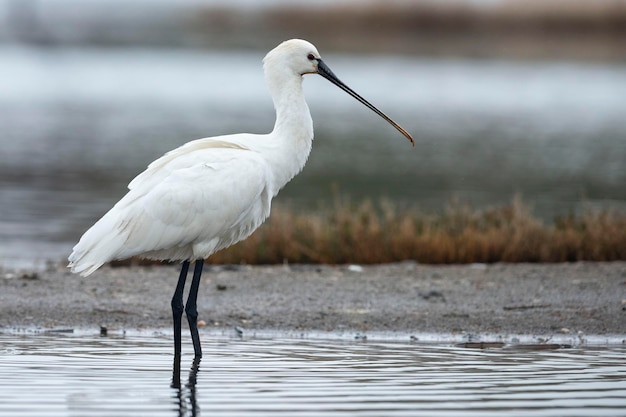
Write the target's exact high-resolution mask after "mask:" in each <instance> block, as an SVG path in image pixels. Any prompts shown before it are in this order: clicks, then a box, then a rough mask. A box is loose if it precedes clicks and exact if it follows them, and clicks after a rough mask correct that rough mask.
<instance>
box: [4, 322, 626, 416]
mask: <svg viewBox="0 0 626 417" xmlns="http://www.w3.org/2000/svg"><path fill="white" fill-rule="evenodd" d="M204 339H205V340H204V345H203V347H204V353H205V355H204V358H203V360H202V362H201V363H199V364H192V365H191V368H190V367H189V364H190V363H191V357H190V356H185V357H183V361H182V368H183V369H182V371H181V372H180V374H179V375H177V374H176V373H175V372H174V373H173V372H172V355H171V340H170V338H169V337H166V336H163V335H156V336H149V335H138V336H127V337H104V338H101V337H97V336H89V335H85V334H82V335H66V334H54V335H33V334H0V346H1V348H0V416H34V415H37V416H74V415H76V416H139V415H150V416H193V415H199V414H200V412H203V413H205V415H212V416H214V415H217V416H239V415H244V414H245V415H250V416H278V415H289V416H318V415H320V414H324V415H329V416H380V415H385V416H405V415H411V416H416V415H418V416H419V415H425V416H426V415H427V416H446V415H455V416H456V415H463V416H489V415H493V416H496V415H502V414H503V413H504V412H509V413H510V412H513V413H514V414H515V415H517V416H528V415H532V416H553V415H570V416H601V415H616V414H619V413H621V412H622V411H623V406H624V398H626V366H625V365H624V360H623V359H624V353H625V352H626V349H625V348H624V347H623V346H614V347H603V348H598V347H595V348H594V347H578V348H574V349H561V350H550V351H547V350H536V351H532V350H516V349H507V348H501V349H485V350H480V349H466V348H460V347H455V346H442V345H429V344H423V345H422V344H407V343H396V342H362V341H350V342H346V341H341V340H319V339H315V340H308V339H238V338H232V339H231V338H225V337H218V338H212V337H209V336H206V337H204ZM183 351H185V352H190V351H192V348H191V346H190V345H189V344H187V345H184V346H183Z"/></svg>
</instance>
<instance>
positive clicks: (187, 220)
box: [69, 39, 413, 361]
mask: <svg viewBox="0 0 626 417" xmlns="http://www.w3.org/2000/svg"><path fill="white" fill-rule="evenodd" d="M263 62H264V69H265V79H266V82H267V85H268V87H269V90H270V94H271V96H272V100H273V102H274V107H275V109H276V124H275V125H274V129H273V130H272V132H271V133H269V134H266V135H254V134H249V133H242V134H237V135H227V136H218V137H213V138H206V139H198V140H194V141H192V142H189V143H186V144H184V145H183V146H181V147H179V148H177V149H174V150H173V151H171V152H168V153H167V154H165V155H163V156H162V157H161V158H159V159H157V160H156V161H154V162H152V163H151V164H150V165H149V166H148V168H147V169H146V170H145V171H144V172H142V173H141V174H139V175H138V176H137V177H136V178H135V179H134V180H132V181H131V182H130V184H129V185H128V188H129V191H128V193H127V194H126V195H125V196H124V197H123V198H122V199H121V200H120V201H119V202H118V203H117V204H116V205H115V206H113V208H112V209H111V210H109V212H108V213H106V214H105V215H104V216H102V218H101V219H100V220H98V221H97V222H96V224H94V225H93V226H92V227H91V228H90V229H89V230H87V231H86V232H85V234H84V235H83V236H82V237H81V239H80V241H79V242H78V244H77V245H76V246H74V250H73V252H72V254H71V255H70V256H69V262H70V263H69V267H70V268H71V270H72V272H76V273H80V274H81V275H83V276H87V275H89V274H91V273H93V272H94V271H95V270H97V269H98V268H99V267H100V266H102V265H103V264H105V263H106V262H109V261H111V260H114V259H124V258H129V257H132V256H140V257H144V258H152V259H169V260H180V261H182V262H183V265H182V268H181V273H180V276H179V279H178V284H177V286H176V291H175V292H174V296H173V298H172V312H173V319H174V356H175V361H176V360H180V353H181V317H182V313H183V289H184V286H185V280H186V276H187V272H188V268H189V264H190V262H191V261H194V260H195V267H194V276H193V281H192V284H191V289H190V291H189V297H188V300H187V305H186V307H185V308H184V310H185V311H186V312H187V318H188V320H189V329H190V332H191V337H192V340H193V345H194V352H195V355H196V357H197V358H199V357H201V356H202V349H201V346H200V339H199V335H198V328H197V317H198V313H197V309H196V298H197V295H198V286H199V284H200V276H201V274H202V265H203V260H204V259H205V258H207V257H208V256H210V255H211V254H213V253H215V252H216V251H218V250H220V249H223V248H226V247H228V246H230V245H232V244H234V243H236V242H238V241H240V240H242V239H245V238H246V237H248V236H250V234H251V233H252V232H254V230H256V229H257V228H258V227H259V226H260V225H261V223H263V222H264V221H265V219H267V217H268V216H269V214H270V207H271V201H272V198H273V197H274V196H276V194H277V193H278V191H279V190H280V189H281V188H282V187H283V186H284V185H285V184H287V182H289V181H290V180H291V179H292V178H293V177H294V176H295V175H296V174H297V173H298V172H300V170H302V168H303V167H304V164H305V162H306V160H307V158H308V156H309V153H310V152H311V144H312V141H313V122H312V120H311V115H310V113H309V108H308V106H307V104H306V102H305V100H304V94H303V92H302V76H303V75H305V74H320V75H322V76H323V77H324V78H326V79H328V80H329V81H331V82H332V83H333V84H335V85H336V86H338V87H339V88H341V89H342V90H344V91H346V92H347V93H348V94H350V95H351V96H352V97H354V98H356V99H357V100H359V101H360V102H361V103H363V104H365V105H366V106H367V107H369V108H370V109H372V110H373V111H374V112H376V113H377V114H378V115H380V116H381V117H383V118H384V119H385V120H387V121H388V122H389V123H391V124H392V125H393V126H394V127H395V128H396V129H398V130H399V131H400V132H401V133H402V134H403V135H405V136H406V137H407V138H408V139H409V140H410V141H411V142H412V143H413V138H412V137H411V135H410V134H409V133H408V132H406V131H405V130H404V129H402V128H401V127H400V126H399V125H398V124H396V123H395V122H394V121H393V120H391V119H390V118H389V117H387V116H386V115H385V114H384V113H382V112H381V111H380V110H378V109H377V108H376V107H374V106H373V105H372V104H370V103H369V102H367V101H366V100H365V99H364V98H362V97H361V96H359V95H358V94H357V93H355V92H354V91H353V90H351V89H350V88H349V87H348V86H346V85H345V84H344V83H342V82H341V81H340V80H339V79H338V78H337V77H336V76H335V75H334V74H333V72H332V71H331V70H330V69H329V68H328V67H327V66H326V64H325V63H324V62H323V61H322V59H321V58H320V55H319V53H318V52H317V50H316V49H315V47H314V46H313V45H311V44H310V43H309V42H307V41H304V40H299V39H292V40H289V41H285V42H283V43H281V44H280V45H278V46H277V47H276V48H274V49H273V50H272V51H270V52H269V53H268V54H267V55H266V56H265V58H264V60H263Z"/></svg>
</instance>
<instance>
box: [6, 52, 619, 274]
mask: <svg viewBox="0 0 626 417" xmlns="http://www.w3.org/2000/svg"><path fill="white" fill-rule="evenodd" d="M264 53H265V51H232V52H217V51H202V50H168V49H138V48H135V49H133V48H129V49H115V48H111V49H97V48H74V49H72V48H69V49H68V48H34V47H31V48H29V47H20V46H2V47H0V57H2V65H0V79H3V80H7V82H5V83H3V84H2V86H1V87H0V201H2V204H1V205H0V262H1V263H2V264H8V265H10V266H19V265H20V264H29V263H30V264H32V262H33V259H34V260H35V262H42V261H44V260H45V259H49V258H53V259H55V260H57V259H61V258H64V257H66V256H67V254H68V253H69V251H70V249H71V247H72V245H73V243H74V242H75V241H76V240H77V239H78V238H79V237H80V235H81V234H82V232H83V231H84V230H85V229H86V228H87V227H89V226H90V225H91V224H92V223H93V222H94V221H95V220H97V219H98V218H99V217H100V216H101V215H102V214H103V213H104V212H105V211H106V210H108V209H109V208H110V207H111V206H112V205H113V204H114V203H115V201H117V200H118V199H119V198H120V197H121V196H122V195H123V194H124V192H125V190H126V184H128V182H129V181H130V180H131V179H132V178H133V177H134V176H135V175H136V174H138V173H139V172H141V171H142V170H143V169H144V168H145V167H146V165H147V164H148V163H149V162H150V161H152V160H154V159H155V158H157V157H159V156H160V155H162V154H163V153H165V152H166V151H168V150H170V149H172V148H175V147H177V146H179V145H181V144H182V143H184V142H187V141H189V140H192V139H196V138H201V137H206V136H213V135H218V134H226V133H238V132H253V133H266V132H268V131H270V130H271V128H272V126H273V122H274V112H273V109H272V103H271V100H270V98H269V95H268V92H267V89H266V87H265V84H264V80H263V73H262V68H261V59H262V57H263V55H264ZM323 55H324V57H325V60H326V62H327V63H328V64H329V65H330V66H331V67H332V68H333V70H334V71H335V73H337V75H338V76H339V77H340V78H341V79H342V80H343V81H345V82H346V83H347V84H349V85H350V86H351V87H353V88H354V89H355V90H356V91H358V92H360V93H361V94H362V95H363V96H365V97H366V98H368V99H369V100H370V101H372V102H373V103H374V104H376V105H377V106H379V107H380V108H381V109H382V110H383V111H385V112H387V113H389V114H390V115H392V116H393V118H394V119H396V120H397V121H398V122H399V123H400V124H402V125H403V126H404V127H406V128H407V130H409V131H410V132H411V133H413V135H414V136H415V138H416V146H415V148H411V147H410V145H409V143H408V142H407V141H406V139H404V138H403V137H402V136H401V135H400V134H399V133H398V132H396V131H395V130H394V129H393V128H392V127H390V126H388V125H387V124H386V123H385V122H384V121H383V120H381V119H379V118H378V117H377V116H375V115H374V114H373V113H371V112H370V111H369V110H368V109H366V108H365V107H364V106H362V105H361V104H359V103H357V102H356V101H355V100H353V99H352V98H350V97H349V96H348V95H346V94H345V93H344V92H342V91H340V90H339V89H337V88H335V87H334V86H332V85H331V84H330V83H328V82H327V81H326V80H324V79H322V78H321V77H317V76H309V77H306V79H305V82H304V88H305V93H306V96H307V100H308V102H309V105H310V108H311V111H312V114H313V119H314V122H315V131H316V139H315V142H314V146H313V152H312V154H311V156H310V158H309V161H308V163H307V166H306V167H305V169H304V171H303V172H302V174H300V175H299V176H298V177H296V178H295V179H294V181H292V183H290V184H289V185H287V187H286V188H285V189H284V190H283V191H282V192H281V194H280V195H279V200H278V201H277V203H280V202H291V203H293V204H295V205H297V206H298V207H307V208H310V209H315V208H316V207H317V206H319V205H323V204H324V203H329V201H330V200H331V199H332V198H333V190H334V189H338V190H339V191H340V192H341V193H342V194H344V195H350V196H352V197H353V198H354V199H355V200H360V199H363V198H370V199H373V200H378V199H380V198H382V197H387V198H389V199H391V200H392V201H394V202H397V203H398V204H405V203H410V204H417V205H419V206H420V207H422V208H423V209H425V210H427V211H428V210H431V211H432V210H439V209H441V208H442V207H443V206H444V205H445V204H446V203H447V202H448V201H449V200H450V199H451V198H460V199H462V200H467V201H470V202H471V203H473V204H475V205H476V206H478V207H483V206H486V205H493V204H504V203H507V202H509V201H511V198H512V197H513V195H514V194H516V193H521V195H522V197H523V199H524V201H526V202H527V203H529V204H530V205H531V206H532V207H533V208H534V209H535V212H536V213H537V214H538V215H539V216H541V217H543V218H546V219H551V217H552V216H554V215H557V214H567V213H569V212H571V211H574V212H575V211H580V210H583V209H585V208H588V207H599V208H606V207H618V208H626V187H624V184H625V183H626V118H625V117H624V114H626V100H624V97H626V66H624V65H621V64H614V63H604V64H603V63H597V64H588V63H575V62H558V61H555V62H549V61H543V62H516V61H498V60H493V61H489V60H471V59H424V58H406V57H397V56H356V55H352V56H351V55H329V54H323ZM9 81H10V82H9Z"/></svg>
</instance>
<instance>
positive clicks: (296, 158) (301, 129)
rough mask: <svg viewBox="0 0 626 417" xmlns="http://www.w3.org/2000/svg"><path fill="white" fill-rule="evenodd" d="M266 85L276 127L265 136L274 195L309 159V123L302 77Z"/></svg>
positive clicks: (310, 140)
mask: <svg viewBox="0 0 626 417" xmlns="http://www.w3.org/2000/svg"><path fill="white" fill-rule="evenodd" d="M267 81H268V86H269V88H270V93H271V95H272V100H273V101H274V108H275V109H276V124H275V125H274V130H273V131H272V132H271V133H270V135H269V136H270V138H271V142H272V144H273V146H271V147H270V151H269V154H268V156H267V157H268V160H270V161H271V163H272V166H273V167H274V177H275V185H276V190H275V192H278V190H279V189H280V188H282V187H283V186H284V185H285V184H286V183H287V182H289V180H291V179H292V178H293V177H294V176H295V175H296V174H298V173H299V172H300V171H301V170H302V168H303V167H304V164H305V163H306V160H307V158H308V157H309V153H310V152H311V145H312V141H313V121H312V120H311V114H310V112H309V107H308V106H307V104H306V101H305V100H304V93H303V91H302V76H299V75H298V76H291V77H281V78H280V79H275V80H273V79H271V78H268V80H267Z"/></svg>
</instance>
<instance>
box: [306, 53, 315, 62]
mask: <svg viewBox="0 0 626 417" xmlns="http://www.w3.org/2000/svg"><path fill="white" fill-rule="evenodd" d="M307 58H309V60H310V61H313V60H314V59H315V55H313V54H309V55H308V56H307Z"/></svg>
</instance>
